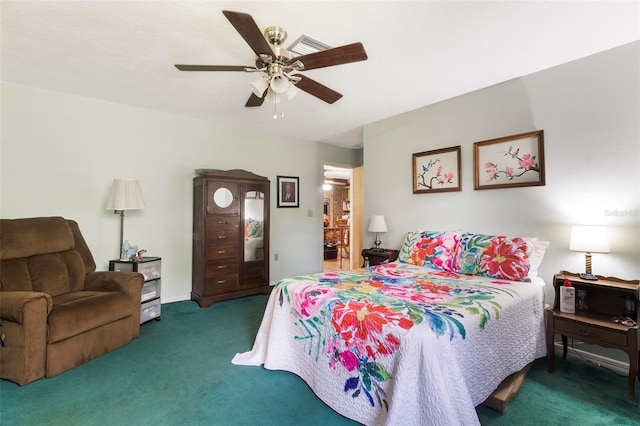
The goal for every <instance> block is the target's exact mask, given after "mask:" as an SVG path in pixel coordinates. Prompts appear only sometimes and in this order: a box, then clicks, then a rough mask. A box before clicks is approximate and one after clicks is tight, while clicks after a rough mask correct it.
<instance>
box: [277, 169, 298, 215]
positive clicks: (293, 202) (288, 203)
mask: <svg viewBox="0 0 640 426" xmlns="http://www.w3.org/2000/svg"><path fill="white" fill-rule="evenodd" d="M276 185H277V187H278V207H294V208H297V207H300V178H298V177H296V176H278V177H277V181H276Z"/></svg>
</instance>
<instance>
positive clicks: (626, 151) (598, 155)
mask: <svg viewBox="0 0 640 426" xmlns="http://www.w3.org/2000/svg"><path fill="white" fill-rule="evenodd" d="M639 51H640V43H638V42H636V43H632V44H629V45H625V46H622V47H619V48H616V49H612V50H610V51H607V52H603V53H601V54H598V55H594V56H591V57H587V58H583V59H581V60H578V61H574V62H570V63H567V64H564V65H561V66H558V67H554V68H551V69H548V70H544V71H541V72H538V73H535V74H532V75H529V76H526V77H522V78H518V79H515V80H512V81H508V82H505V83H503V84H499V85H496V86H492V87H489V88H486V89H484V90H480V91H477V92H474V93H470V94H467V95H464V96H460V97H457V98H455V99H451V100H447V101H444V102H441V103H439V104H436V105H432V106H428V107H425V108H422V109H420V110H416V111H412V112H409V113H406V114H402V115H399V116H396V117H392V118H389V119H386V120H382V121H380V122H377V123H374V124H371V125H369V126H367V127H366V128H365V132H364V170H365V216H364V217H365V226H367V224H368V221H369V218H370V217H371V215H374V214H382V215H385V218H386V220H387V226H388V228H389V233H387V234H385V235H384V238H383V245H385V246H387V247H396V248H397V247H399V246H400V244H401V242H402V239H403V237H404V234H405V233H406V232H407V231H409V230H413V229H417V228H422V229H429V230H449V229H461V230H468V231H474V232H482V233H487V234H507V235H520V236H537V237H539V238H542V239H545V240H548V241H550V242H551V246H550V247H549V249H548V251H547V253H546V256H545V259H544V261H543V263H542V265H541V268H540V275H541V276H542V277H543V278H544V279H545V280H546V281H547V283H548V288H547V297H548V299H547V300H549V301H550V302H553V292H552V287H551V281H552V277H553V274H554V273H556V272H558V271H560V270H569V271H574V272H583V271H584V267H585V265H584V254H582V253H576V252H570V251H568V247H569V235H570V228H571V225H573V224H601V225H606V226H607V229H608V233H609V239H610V246H611V254H594V255H593V271H594V273H597V274H602V275H612V276H618V277H621V278H626V279H638V278H640V84H639V79H640V66H639V56H640V55H639ZM469 72H470V73H472V72H473V70H469ZM539 129H542V130H544V137H545V142H544V151H545V165H546V185H545V186H538V187H525V188H509V189H490V190H478V191H476V190H474V184H473V170H474V167H473V161H474V160H473V143H474V142H476V141H482V140H486V139H493V138H497V137H501V136H508V135H514V134H518V133H523V132H528V131H532V130H539ZM455 145H461V146H462V177H461V178H462V191H461V192H447V193H434V194H413V193H412V166H411V155H412V154H413V153H416V152H422V151H427V150H432V149H438V148H445V147H450V146H455ZM614 211H617V214H618V216H615V215H612V214H611V212H614ZM620 215H622V216H620ZM372 238H373V236H372V235H370V234H368V233H365V241H367V240H370V239H372Z"/></svg>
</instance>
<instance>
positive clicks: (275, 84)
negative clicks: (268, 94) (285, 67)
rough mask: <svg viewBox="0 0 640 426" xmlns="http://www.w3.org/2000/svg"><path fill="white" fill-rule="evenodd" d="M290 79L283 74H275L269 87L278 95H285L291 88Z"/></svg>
mask: <svg viewBox="0 0 640 426" xmlns="http://www.w3.org/2000/svg"><path fill="white" fill-rule="evenodd" d="M289 86H290V84H289V79H288V78H286V77H285V76H284V75H282V74H275V75H273V76H272V77H271V83H269V87H271V90H273V91H274V92H276V93H285V92H286V91H287V89H288V88H289Z"/></svg>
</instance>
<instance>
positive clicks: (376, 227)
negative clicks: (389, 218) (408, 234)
mask: <svg viewBox="0 0 640 426" xmlns="http://www.w3.org/2000/svg"><path fill="white" fill-rule="evenodd" d="M369 232H387V224H386V223H385V221H384V216H371V222H369Z"/></svg>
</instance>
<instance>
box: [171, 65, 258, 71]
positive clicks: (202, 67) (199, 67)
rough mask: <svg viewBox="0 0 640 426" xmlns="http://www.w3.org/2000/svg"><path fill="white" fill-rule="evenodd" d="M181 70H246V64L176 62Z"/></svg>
mask: <svg viewBox="0 0 640 426" xmlns="http://www.w3.org/2000/svg"><path fill="white" fill-rule="evenodd" d="M176 68H178V69H179V70H180V71H244V70H245V68H247V67H246V66H244V65H184V64H176Z"/></svg>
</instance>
